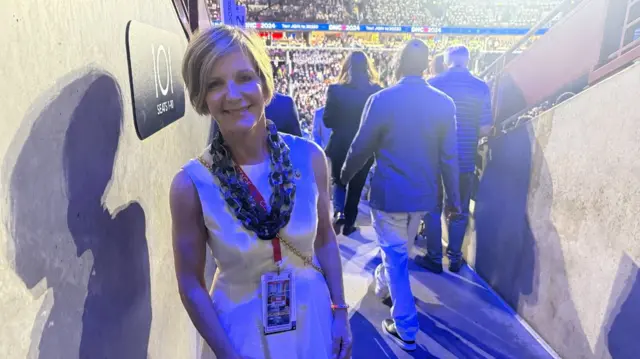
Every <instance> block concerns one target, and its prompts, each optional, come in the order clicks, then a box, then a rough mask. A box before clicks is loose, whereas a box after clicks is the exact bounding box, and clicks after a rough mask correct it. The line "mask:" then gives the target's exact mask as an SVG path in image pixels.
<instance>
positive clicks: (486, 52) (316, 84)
mask: <svg viewBox="0 0 640 359" xmlns="http://www.w3.org/2000/svg"><path fill="white" fill-rule="evenodd" d="M387 40H389V39H385V40H384V41H379V42H378V43H371V42H364V41H363V40H361V39H357V38H355V37H352V36H342V37H340V38H330V37H324V38H323V39H322V40H319V41H312V42H307V41H306V40H304V39H299V38H289V39H283V40H281V41H277V42H273V43H272V46H271V47H270V55H271V58H272V60H273V63H274V70H275V72H274V73H275V79H276V90H277V91H278V92H280V93H283V94H287V95H290V96H292V97H293V98H294V101H295V103H296V106H297V108H298V112H299V115H300V121H301V122H302V126H303V128H305V127H307V126H310V125H311V123H312V120H313V116H314V112H315V110H317V109H318V108H320V107H322V106H323V105H324V103H325V100H326V99H325V94H326V90H327V87H328V86H329V84H331V83H334V82H335V79H336V76H337V75H338V72H339V69H340V66H341V63H342V61H343V59H344V57H345V56H346V55H347V54H348V53H349V52H350V50H348V49H353V48H362V49H364V50H365V51H366V52H367V54H368V55H369V56H370V57H371V58H372V59H373V61H374V63H375V66H376V69H377V70H378V73H379V75H380V84H381V85H382V86H385V87H386V86H388V85H390V84H392V83H393V81H394V79H393V72H392V70H391V68H392V66H393V61H394V58H393V56H392V54H393V53H395V51H392V50H395V49H396V44H397V43H400V41H401V40H400V39H398V41H394V40H393V39H390V40H391V41H387ZM425 40H426V43H427V44H428V45H429V48H430V51H431V54H432V56H435V55H437V54H440V53H442V52H443V51H444V50H445V49H446V48H448V47H450V46H454V45H465V46H467V47H468V48H469V49H470V50H471V53H472V64H475V63H477V66H475V67H476V68H478V69H481V68H483V67H484V66H485V65H488V64H489V63H491V62H493V60H494V59H495V58H496V56H499V54H500V53H501V52H502V51H504V50H506V49H507V48H509V47H510V46H511V45H513V43H515V42H516V41H517V40H518V38H509V37H471V36H469V37H446V36H441V37H438V38H433V37H432V38H428V39H425ZM473 69H474V66H472V70H473ZM475 72H478V71H475Z"/></svg>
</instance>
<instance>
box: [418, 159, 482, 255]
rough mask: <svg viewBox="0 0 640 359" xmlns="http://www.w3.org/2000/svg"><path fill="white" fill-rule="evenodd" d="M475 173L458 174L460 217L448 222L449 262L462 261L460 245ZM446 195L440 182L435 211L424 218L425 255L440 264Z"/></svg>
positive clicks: (467, 220)
mask: <svg viewBox="0 0 640 359" xmlns="http://www.w3.org/2000/svg"><path fill="white" fill-rule="evenodd" d="M475 177H476V175H475V173H473V172H469V173H461V174H460V209H461V213H460V215H458V216H456V217H454V218H452V219H451V220H449V221H448V222H449V223H448V228H449V246H448V248H447V256H448V257H449V260H450V261H451V262H458V261H460V260H462V243H463V242H464V235H465V233H466V232H467V225H468V224H469V204H470V202H471V192H472V191H473V187H474V184H475ZM446 201H447V199H446V195H445V194H444V190H443V188H442V182H440V185H439V186H438V207H437V208H436V210H435V211H433V212H431V213H427V215H426V216H425V217H424V223H425V226H426V237H427V255H428V256H429V258H430V259H431V260H433V261H435V262H438V263H441V262H442V224H441V221H440V218H442V208H443V204H444V203H446Z"/></svg>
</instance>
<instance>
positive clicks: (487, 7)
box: [206, 0, 562, 27]
mask: <svg viewBox="0 0 640 359" xmlns="http://www.w3.org/2000/svg"><path fill="white" fill-rule="evenodd" d="M206 1H207V5H208V6H209V8H210V9H211V10H212V14H213V15H214V17H216V18H217V16H218V15H217V14H218V13H219V12H218V11H217V6H218V5H217V1H213V0H206ZM239 2H241V3H244V5H246V6H247V7H248V15H249V20H250V21H257V22H269V21H273V22H275V21H278V22H281V21H282V22H314V23H333V24H384V25H416V26H432V27H443V26H460V27H530V26H532V25H534V24H535V23H536V22H538V21H539V20H540V19H542V18H543V17H544V16H545V15H546V14H547V13H549V12H550V11H552V10H553V9H554V8H555V7H556V6H557V5H558V4H560V3H561V2H562V0H500V1H495V0H326V1H316V0H247V1H244V2H243V1H239Z"/></svg>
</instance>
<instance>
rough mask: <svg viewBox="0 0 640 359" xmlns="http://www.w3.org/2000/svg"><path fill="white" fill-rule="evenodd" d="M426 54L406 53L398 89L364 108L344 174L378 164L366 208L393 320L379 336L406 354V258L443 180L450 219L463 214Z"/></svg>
mask: <svg viewBox="0 0 640 359" xmlns="http://www.w3.org/2000/svg"><path fill="white" fill-rule="evenodd" d="M428 54H429V49H428V48H427V45H426V44H425V43H424V42H423V41H421V40H418V39H414V40H411V41H409V42H408V43H406V45H405V46H404V47H403V49H402V50H401V52H400V56H399V59H398V67H397V69H396V78H397V79H398V80H399V81H398V83H397V84H396V85H394V86H391V87H389V88H387V89H384V90H382V91H380V92H378V93H376V94H374V95H372V96H371V97H370V98H369V100H368V101H367V103H366V105H365V109H364V113H363V115H362V124H361V126H360V129H359V131H358V134H357V135H356V137H355V139H354V141H353V143H352V145H351V148H350V150H349V153H348V155H347V158H346V160H345V162H344V167H343V168H342V174H341V180H342V182H343V183H348V182H349V181H350V180H351V179H352V178H353V177H354V176H355V175H356V173H358V171H360V169H361V168H362V167H363V166H365V164H366V163H367V162H368V160H369V158H370V157H371V156H374V157H375V160H376V167H375V170H374V173H373V178H372V179H371V192H370V200H369V205H370V207H371V216H372V219H373V227H374V229H375V231H376V234H377V237H378V241H379V244H380V248H381V250H382V264H380V265H379V266H378V267H377V268H376V271H375V281H376V286H375V291H376V295H377V296H378V297H379V298H380V299H384V298H386V297H387V296H389V295H390V296H391V301H392V303H393V305H392V307H391V318H389V319H385V320H384V321H383V322H382V329H383V331H384V333H385V334H386V335H387V336H388V337H389V338H391V339H392V340H393V341H394V342H395V343H396V344H398V345H399V346H400V347H401V348H402V349H405V350H415V349H416V343H415V339H416V335H417V333H418V330H419V327H418V313H417V309H416V305H415V301H414V299H413V294H412V292H411V286H410V284H409V254H410V250H411V246H412V245H413V239H414V237H415V236H416V234H417V232H418V226H419V225H420V220H421V218H422V217H423V216H424V215H425V213H427V212H430V211H433V210H434V209H435V208H436V207H437V206H438V184H439V181H440V176H441V175H442V177H443V178H444V180H445V189H446V191H447V195H448V199H449V201H450V203H451V205H452V208H451V212H453V213H455V212H456V211H457V208H458V207H459V204H458V203H459V200H458V155H457V141H456V130H455V106H454V104H453V101H452V100H451V99H450V98H449V97H448V96H446V95H445V94H443V93H442V92H440V91H438V90H436V89H435V88H433V87H431V86H430V85H429V84H428V83H427V82H426V81H425V80H424V78H423V75H424V73H425V71H426V70H427V67H428ZM410 239H411V240H410Z"/></svg>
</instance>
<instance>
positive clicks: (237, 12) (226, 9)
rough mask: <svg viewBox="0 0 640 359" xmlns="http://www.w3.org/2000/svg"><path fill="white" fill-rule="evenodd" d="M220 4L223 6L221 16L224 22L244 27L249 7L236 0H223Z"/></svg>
mask: <svg viewBox="0 0 640 359" xmlns="http://www.w3.org/2000/svg"><path fill="white" fill-rule="evenodd" d="M220 6H221V8H222V12H221V14H220V15H221V16H222V23H223V24H227V25H231V26H238V27H244V26H245V22H246V18H247V8H246V7H244V6H242V5H238V4H236V1H235V0H221V1H220Z"/></svg>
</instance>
